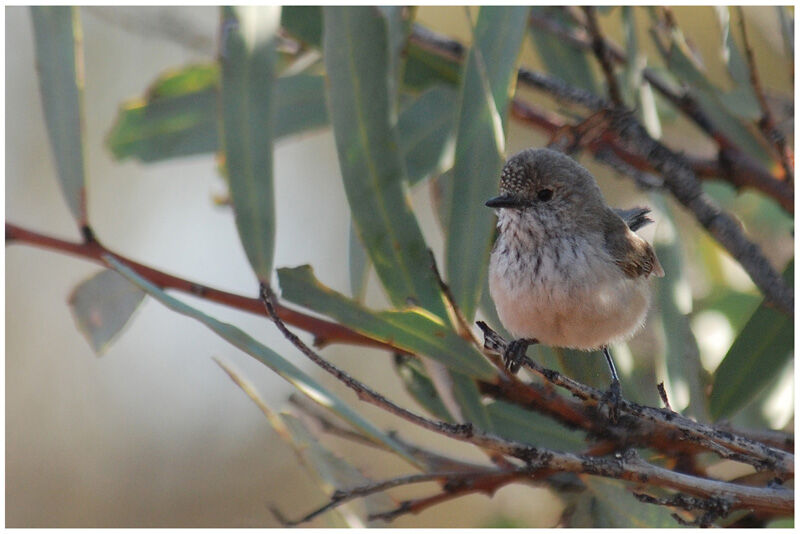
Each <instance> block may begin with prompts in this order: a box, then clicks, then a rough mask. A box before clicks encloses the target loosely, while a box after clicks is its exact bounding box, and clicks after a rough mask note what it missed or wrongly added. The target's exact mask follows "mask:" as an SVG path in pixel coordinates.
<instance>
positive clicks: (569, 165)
mask: <svg viewBox="0 0 800 534" xmlns="http://www.w3.org/2000/svg"><path fill="white" fill-rule="evenodd" d="M499 193H500V194H499V195H498V196H496V197H494V198H491V199H489V200H488V201H486V206H488V207H490V208H494V209H495V210H496V211H497V229H498V232H497V238H496V240H495V243H494V246H493V248H492V252H491V257H490V262H489V292H490V295H491V297H492V300H493V301H494V304H495V307H496V309H497V314H498V316H499V318H500V321H501V323H502V324H503V326H504V327H505V328H506V330H507V331H508V332H509V333H510V334H511V335H512V336H514V340H513V341H511V342H510V343H509V344H508V346H507V349H506V351H505V354H503V360H504V363H505V366H506V367H507V369H508V370H509V371H510V372H512V373H516V372H517V371H518V370H519V367H520V365H521V362H522V361H523V359H524V357H525V352H526V351H527V348H528V346H529V345H531V344H534V343H541V344H544V345H548V346H552V347H564V348H570V349H578V350H583V351H594V350H602V352H603V354H604V356H605V358H606V362H607V364H608V367H609V371H610V374H611V385H610V387H609V389H608V392H607V395H608V398H609V399H610V400H611V401H612V402H615V403H616V402H618V401H619V399H620V398H621V386H620V382H619V375H618V374H617V371H616V368H615V366H614V361H613V358H612V356H611V352H610V350H609V348H608V346H609V345H610V344H612V343H616V342H620V341H624V340H627V339H629V338H630V337H631V336H633V335H634V334H635V333H636V332H637V331H638V330H639V329H640V328H641V327H642V326H643V324H644V321H645V317H646V315H647V311H648V308H649V305H650V293H651V288H650V285H651V284H650V279H651V278H653V277H662V276H664V270H663V268H662V267H661V264H660V263H659V261H658V258H657V257H656V254H655V251H654V250H653V248H652V246H651V245H650V244H649V243H648V242H647V241H646V240H644V239H643V238H641V237H640V236H639V235H637V234H636V233H635V230H638V229H639V228H641V227H642V226H644V225H646V224H649V223H651V222H652V219H650V217H648V213H649V212H650V210H649V209H648V208H646V207H639V208H633V209H628V210H615V209H613V208H611V207H609V206H608V204H606V201H605V199H604V198H603V195H602V192H601V191H600V188H599V186H598V185H597V182H596V180H595V179H594V177H593V176H592V174H591V173H590V172H589V171H588V170H587V169H586V168H584V167H583V166H582V165H580V164H579V163H578V162H577V161H575V160H574V159H572V158H571V157H569V156H568V155H566V154H564V153H561V152H557V151H555V150H551V149H547V148H538V149H537V148H529V149H526V150H523V151H521V152H519V153H517V154H515V155H513V156H512V157H510V158H509V159H508V161H507V162H506V163H505V165H504V167H503V170H502V174H501V177H500V187H499Z"/></svg>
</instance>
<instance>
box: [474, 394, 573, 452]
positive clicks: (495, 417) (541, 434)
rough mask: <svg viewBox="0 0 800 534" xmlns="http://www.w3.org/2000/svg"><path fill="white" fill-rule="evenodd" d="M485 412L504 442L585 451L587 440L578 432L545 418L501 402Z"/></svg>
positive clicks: (492, 405)
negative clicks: (512, 441)
mask: <svg viewBox="0 0 800 534" xmlns="http://www.w3.org/2000/svg"><path fill="white" fill-rule="evenodd" d="M487 410H488V412H489V417H491V419H492V425H493V428H494V432H495V433H496V434H497V435H499V436H501V437H504V438H506V439H511V440H516V441H521V442H522V443H529V444H531V445H533V446H536V447H547V448H548V449H554V450H558V451H579V450H582V449H584V448H586V439H585V438H584V436H583V434H582V433H581V432H578V431H576V430H570V429H568V428H566V427H564V426H562V425H560V424H558V423H556V422H555V421H554V420H553V419H551V418H549V417H546V416H544V415H541V414H538V413H536V412H532V411H530V410H526V409H524V408H520V407H519V406H517V405H515V404H510V403H507V402H503V401H495V402H493V403H491V404H489V405H488V406H487Z"/></svg>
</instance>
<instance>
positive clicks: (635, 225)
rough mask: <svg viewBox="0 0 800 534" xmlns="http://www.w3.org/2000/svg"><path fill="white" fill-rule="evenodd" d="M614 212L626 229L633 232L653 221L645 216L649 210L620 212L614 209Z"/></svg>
mask: <svg viewBox="0 0 800 534" xmlns="http://www.w3.org/2000/svg"><path fill="white" fill-rule="evenodd" d="M614 212H615V213H616V214H617V215H619V216H620V217H622V220H623V221H625V224H627V225H628V228H630V229H631V230H633V231H634V232H635V231H636V230H638V229H639V228H641V227H643V226H647V225H648V224H650V223H651V222H653V219H651V218H650V217H648V216H647V214H648V213H650V208H631V209H629V210H622V209H617V208H614Z"/></svg>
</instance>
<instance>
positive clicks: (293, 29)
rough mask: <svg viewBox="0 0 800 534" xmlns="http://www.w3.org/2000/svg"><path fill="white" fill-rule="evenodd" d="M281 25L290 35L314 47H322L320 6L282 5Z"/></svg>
mask: <svg viewBox="0 0 800 534" xmlns="http://www.w3.org/2000/svg"><path fill="white" fill-rule="evenodd" d="M281 26H282V27H283V28H284V29H285V30H286V31H287V32H289V33H290V34H291V35H292V37H294V38H296V39H299V40H300V41H302V42H303V43H305V44H307V45H309V46H313V47H315V48H321V47H322V8H321V7H320V6H284V7H283V8H282V9H281Z"/></svg>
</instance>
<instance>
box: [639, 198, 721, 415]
mask: <svg viewBox="0 0 800 534" xmlns="http://www.w3.org/2000/svg"><path fill="white" fill-rule="evenodd" d="M650 199H651V201H652V202H653V203H654V205H655V206H656V207H657V208H658V212H659V215H660V216H661V219H660V220H659V223H658V228H657V233H656V240H655V251H656V256H658V259H659V261H660V262H661V266H662V267H663V268H664V273H665V276H664V278H662V279H660V280H658V289H657V294H656V298H657V301H658V305H657V308H658V309H659V310H660V312H661V327H662V328H663V336H664V353H663V354H662V355H661V357H662V358H663V359H662V360H660V361H662V362H663V365H664V367H665V368H666V374H667V378H668V380H667V381H666V382H667V393H668V394H669V398H670V399H672V402H673V406H675V404H676V403H675V395H674V392H675V390H676V388H678V387H679V384H682V385H683V386H685V389H686V390H687V391H688V394H689V399H688V405H687V406H686V409H685V410H683V412H684V413H685V414H686V415H689V416H691V417H693V418H695V419H697V420H698V421H705V420H707V419H708V406H707V402H706V394H705V385H704V384H703V381H702V376H703V366H702V364H701V363H700V350H699V348H698V346H697V340H696V339H695V337H694V334H693V333H692V329H691V327H690V325H689V315H688V314H689V313H690V312H691V302H692V295H691V289H690V288H689V281H688V280H687V279H686V275H685V269H686V268H685V266H684V258H683V251H682V249H681V243H682V241H681V240H680V239H679V237H678V235H677V232H678V230H677V228H676V227H675V224H674V220H673V217H672V212H671V210H670V209H669V206H668V205H667V203H666V202H663V200H662V198H661V197H660V196H657V195H651V197H650ZM676 409H677V407H676Z"/></svg>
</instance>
